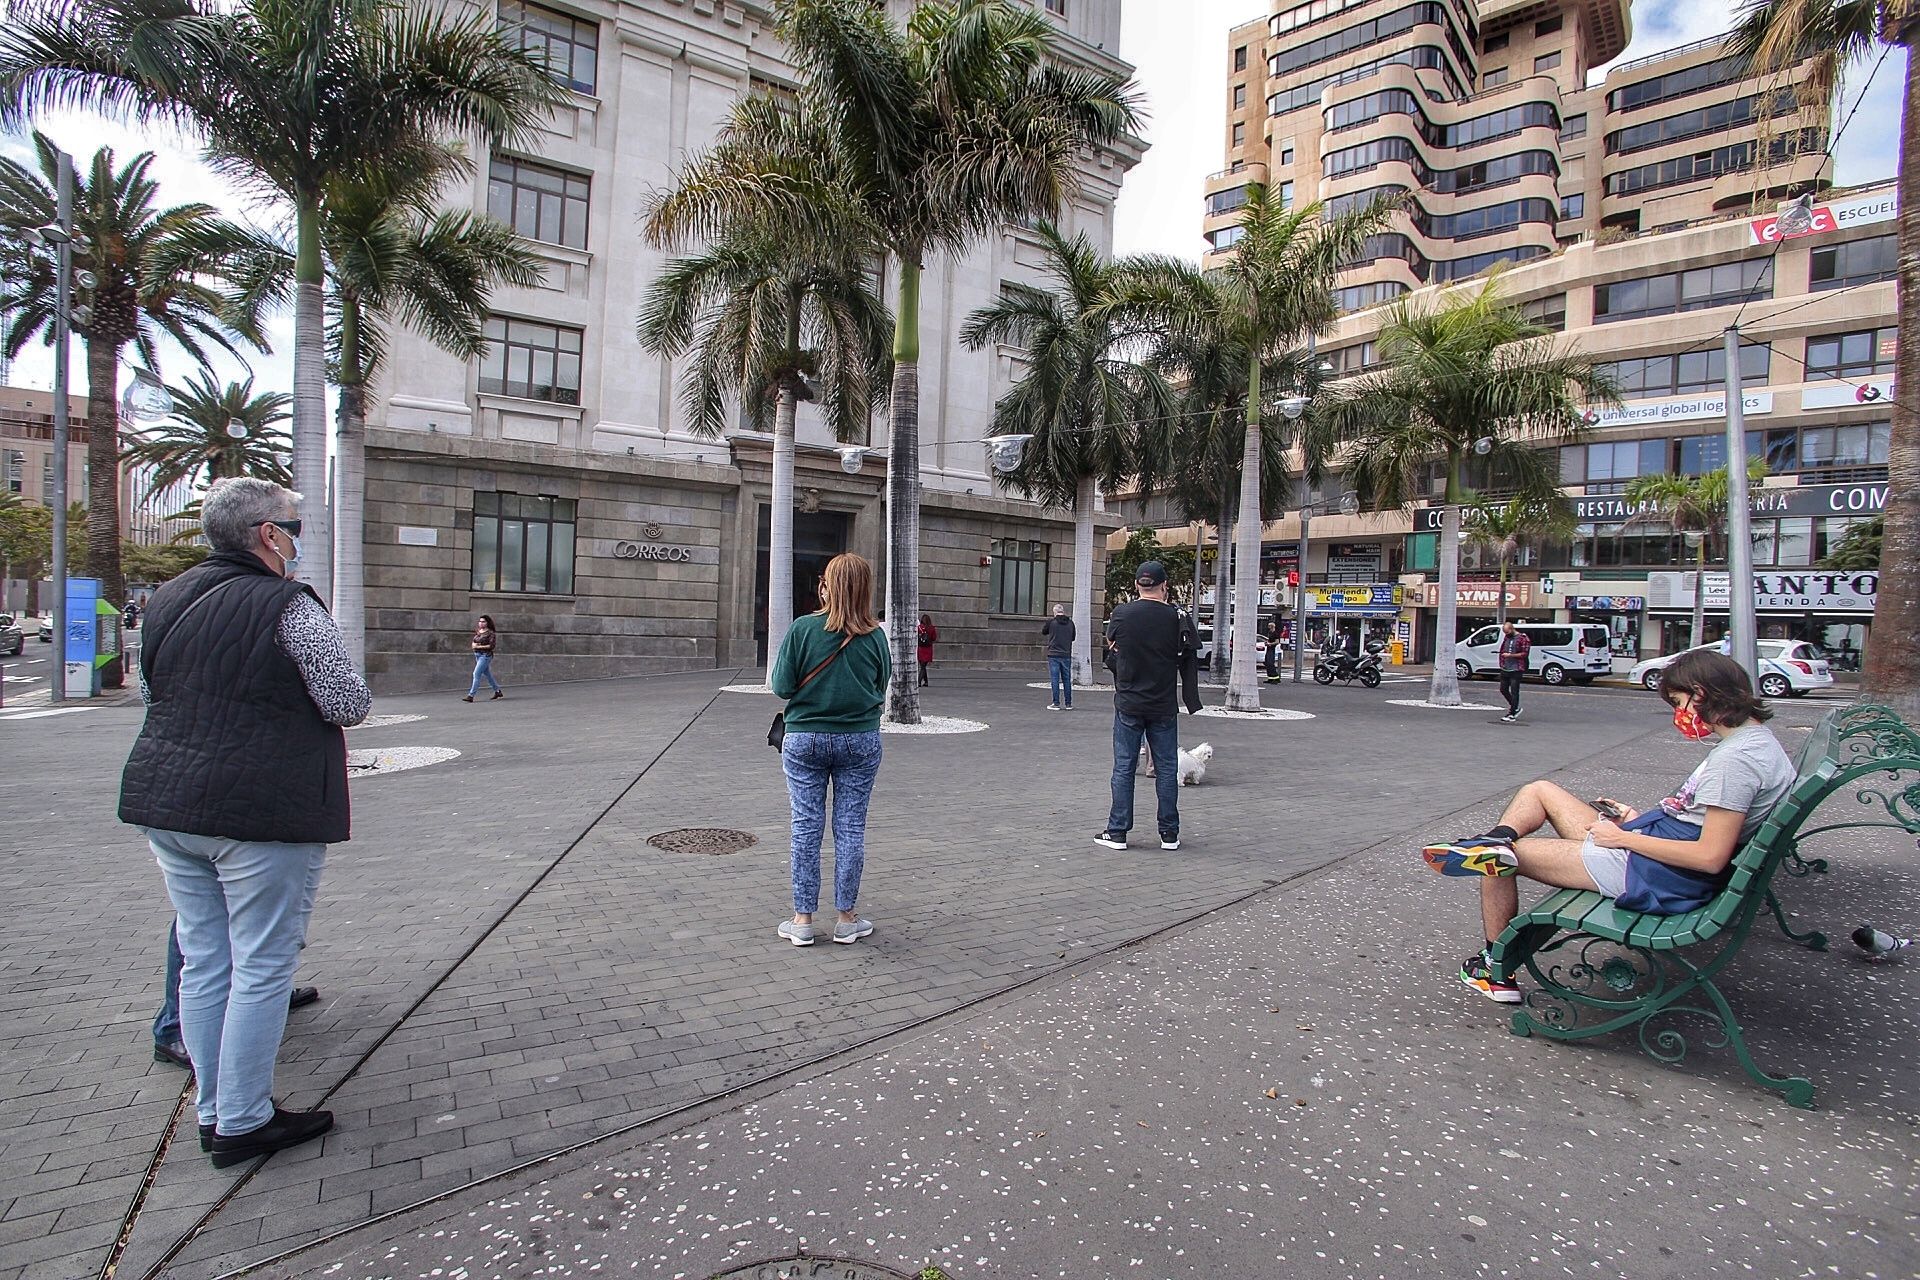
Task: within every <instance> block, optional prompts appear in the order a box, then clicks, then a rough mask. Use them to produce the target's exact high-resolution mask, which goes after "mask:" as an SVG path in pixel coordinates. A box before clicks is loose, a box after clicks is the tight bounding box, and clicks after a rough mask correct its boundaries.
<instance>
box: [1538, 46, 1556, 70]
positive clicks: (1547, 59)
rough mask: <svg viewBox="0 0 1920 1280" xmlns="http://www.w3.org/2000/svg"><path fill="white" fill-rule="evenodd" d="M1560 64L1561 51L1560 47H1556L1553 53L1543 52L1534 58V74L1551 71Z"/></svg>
mask: <svg viewBox="0 0 1920 1280" xmlns="http://www.w3.org/2000/svg"><path fill="white" fill-rule="evenodd" d="M1559 65H1560V51H1559V50H1558V49H1555V50H1554V51H1553V52H1552V53H1543V54H1541V55H1540V56H1539V57H1537V58H1535V59H1534V60H1533V74H1535V75H1539V74H1540V73H1542V72H1544V71H1551V70H1553V69H1554V68H1555V67H1557V66H1559Z"/></svg>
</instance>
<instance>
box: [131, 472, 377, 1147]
mask: <svg viewBox="0 0 1920 1280" xmlns="http://www.w3.org/2000/svg"><path fill="white" fill-rule="evenodd" d="M298 498H299V495H298V494H295V493H293V492H291V491H290V490H287V489H283V488H281V487H280V486H279V485H277V484H272V483H270V482H268V481H265V480H256V479H252V478H241V479H232V480H222V481H220V482H218V483H217V484H215V485H214V486H213V487H212V488H211V489H209V490H208V491H207V496H206V498H205V500H204V501H203V502H202V503H201V515H200V526H201V529H202V531H203V533H204V535H205V537H206V539H207V542H208V544H209V545H210V546H211V547H212V548H213V553H212V554H211V555H209V556H208V557H207V558H206V559H205V560H203V561H202V562H201V563H199V564H197V565H195V566H194V567H193V568H191V569H188V570H187V571H186V572H185V573H183V574H181V575H180V576H179V577H177V578H174V579H173V580H172V581H170V582H168V583H167V584H166V585H164V586H162V587H161V588H160V589H159V590H158V591H156V592H155V593H154V595H153V600H152V603H151V604H150V605H149V607H148V611H147V620H146V643H145V644H144V645H142V646H141V649H140V664H139V672H140V688H141V693H142V696H143V697H144V698H145V699H146V702H147V718H146V723H145V724H144V725H142V726H141V729H140V736H139V737H138V738H137V739H136V740H135V742H134V744H133V752H132V754H131V755H130V756H129V757H128V759H127V766H126V770H125V771H124V773H123V774H122V776H121V780H120V820H121V821H122V822H127V823H131V824H133V825H134V826H137V827H139V828H140V830H141V832H142V834H144V835H145V836H146V838H147V843H148V844H149V846H151V848H152V849H153V856H154V858H155V860H156V861H158V862H159V864H160V870H161V872H162V873H163V874H164V875H165V877H166V882H167V895H168V897H170V898H171V899H172V900H173V908H174V913H175V924H176V928H177V930H178V936H179V943H180V951H181V955H182V957H183V961H184V967H183V969H182V971H181V974H180V1032H181V1037H182V1039H183V1040H184V1041H185V1043H186V1049H187V1055H188V1057H189V1058H190V1059H191V1061H192V1063H193V1069H194V1075H195V1077H196V1078H197V1081H198V1094H197V1098H196V1110H197V1112H198V1118H199V1122H200V1146H201V1149H202V1150H203V1151H207V1152H210V1153H211V1154H212V1157H213V1163H214V1164H215V1165H216V1166H219V1167H222V1168H224V1167H226V1166H228V1165H234V1164H239V1163H241V1162H243V1161H246V1160H252V1159H254V1158H255V1157H258V1156H263V1155H267V1154H269V1153H271V1152H274V1151H279V1150H282V1149H284V1148H286V1147H291V1146H295V1145H297V1144H299V1143H302V1142H307V1141H309V1140H311V1139H313V1138H317V1137H319V1136H320V1135H321V1134H323V1133H325V1132H326V1131H327V1130H328V1129H330V1128H332V1127H333V1114H332V1113H331V1112H327V1111H283V1110H281V1109H280V1108H279V1107H277V1106H275V1105H274V1102H273V1062H274V1057H275V1055H276V1054H278V1052H279V1050H280V1038H281V1036H282V1035H283V1034H284V1032H285V1030H286V1023H287V1004H288V1001H289V999H290V998H291V995H292V988H293V970H294V965H295V963H296V961H297V960H298V958H299V954H300V948H301V947H302V946H304V945H305V943H306V935H307V921H308V918H309V916H310V915H311V912H312V909H313V900H314V895H315V893H316V892H317V891H318V889H319V885H320V872H321V868H322V867H323V866H324V865H325V863H326V856H327V846H328V845H329V844H337V843H339V842H341V841H344V840H346V839H347V838H348V836H349V834H350V828H351V815H350V813H349V810H348V805H347V744H346V737H345V735H344V734H343V733H342V732H341V727H342V726H344V725H353V724H359V723H360V722H361V721H362V720H364V719H365V718H366V715H367V712H368V710H369V709H371V707H372V704H373V695H372V694H371V693H369V692H368V691H367V685H366V681H364V680H363V679H361V678H360V673H359V672H357V671H355V670H354V668H353V663H352V661H351V660H350V659H349V658H348V657H347V651H346V645H345V644H344V642H343V641H342V640H341V638H340V632H339V629H338V628H337V627H335V626H334V624H333V619H332V618H330V617H328V616H327V611H326V609H325V608H324V607H323V606H322V605H321V604H320V600H319V597H317V596H315V595H314V594H313V592H312V590H311V589H309V588H308V587H306V586H305V585H303V584H301V583H299V582H295V581H293V580H292V579H291V577H290V576H289V575H291V574H292V572H293V569H294V566H295V564H297V563H298V562H299V559H300V541H299V539H300V520H299V518H298V516H297V514H296V508H295V503H296V502H297V500H298Z"/></svg>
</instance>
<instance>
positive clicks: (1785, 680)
mask: <svg viewBox="0 0 1920 1280" xmlns="http://www.w3.org/2000/svg"><path fill="white" fill-rule="evenodd" d="M1758 647H1759V651H1760V693H1761V694H1762V696H1764V697H1768V698H1785V697H1794V698H1802V697H1805V696H1806V695H1807V694H1808V693H1810V692H1812V691H1813V690H1815V689H1824V688H1826V687H1827V686H1828V685H1830V684H1832V683H1833V672H1832V670H1831V669H1830V668H1829V667H1828V666H1827V655H1826V654H1824V653H1822V652H1821V651H1820V647H1819V646H1818V645H1813V644H1808V643H1807V642H1806V641H1805V640H1762V641H1760V642H1759V646H1758ZM1694 649H1711V650H1713V651H1714V652H1715V653H1718V652H1719V651H1720V643H1719V641H1717V640H1716V641H1715V642H1714V643H1712V644H1702V645H1695V646H1694ZM1694 649H1682V650H1681V651H1680V653H1692V652H1693V651H1694ZM1679 656H1680V654H1679V653H1669V654H1667V655H1665V656H1664V657H1659V658H1648V659H1647V660H1646V661H1645V662H1642V663H1640V664H1638V665H1637V666H1635V667H1634V669H1633V671H1632V673H1631V676H1632V680H1633V682H1634V683H1635V684H1638V685H1644V686H1645V687H1647V688H1649V689H1653V690H1658V689H1659V688H1660V673H1661V672H1662V671H1663V670H1665V669H1666V665H1667V664H1668V663H1669V662H1672V661H1673V660H1674V659H1675V658H1677V657H1679Z"/></svg>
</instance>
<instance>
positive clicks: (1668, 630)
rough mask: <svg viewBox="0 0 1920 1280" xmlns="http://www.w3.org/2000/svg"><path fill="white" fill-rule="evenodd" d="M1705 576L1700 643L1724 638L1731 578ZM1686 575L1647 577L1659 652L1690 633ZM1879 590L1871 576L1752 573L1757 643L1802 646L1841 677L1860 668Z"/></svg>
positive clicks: (1683, 643)
mask: <svg viewBox="0 0 1920 1280" xmlns="http://www.w3.org/2000/svg"><path fill="white" fill-rule="evenodd" d="M1704 576H1705V578H1706V609H1705V613H1706V635H1705V637H1704V638H1705V640H1707V641H1713V640H1717V639H1719V638H1720V637H1721V636H1722V635H1724V634H1725V633H1726V629H1727V609H1728V600H1729V592H1728V587H1729V582H1730V579H1729V578H1728V576H1727V575H1726V574H1724V573H1708V574H1706V575H1704ZM1693 579H1694V575H1693V574H1691V573H1680V572H1654V573H1649V574H1648V575H1647V617H1648V620H1649V622H1650V623H1651V622H1657V623H1658V624H1659V626H1660V628H1661V632H1662V636H1663V644H1664V645H1665V648H1664V649H1663V652H1667V653H1673V652H1676V651H1677V650H1680V649H1684V648H1686V647H1687V644H1688V642H1689V640H1690V637H1691V633H1692V627H1693ZM1879 589H1880V575H1879V574H1878V573H1877V572H1873V571H1867V572H1861V573H1846V572H1841V571H1838V570H1828V569H1807V570H1795V571H1792V572H1766V573H1755V574H1754V575H1753V606H1754V622H1755V626H1756V628H1757V630H1758V631H1759V638H1760V639H1763V640H1806V641H1810V642H1811V643H1813V644H1817V645H1819V646H1820V647H1821V648H1822V649H1824V650H1826V651H1827V653H1828V654H1829V655H1830V657H1831V660H1832V662H1833V665H1834V667H1835V668H1836V669H1837V670H1840V671H1857V670H1859V666H1860V660H1861V657H1862V655H1863V654H1864V653H1865V651H1866V647H1867V640H1868V632H1869V631H1870V629H1871V628H1872V625H1873V606H1874V601H1875V599H1876V598H1877V596H1878V593H1879Z"/></svg>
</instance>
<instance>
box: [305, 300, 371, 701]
mask: <svg viewBox="0 0 1920 1280" xmlns="http://www.w3.org/2000/svg"><path fill="white" fill-rule="evenodd" d="M340 302H341V305H340V370H341V376H340V407H339V410H338V414H337V416H336V418H335V420H334V468H335V476H336V478H337V480H338V485H337V487H338V489H339V493H338V495H337V497H336V500H335V503H334V525H333V537H334V549H333V620H334V622H335V623H336V624H338V626H339V628H340V638H341V640H343V641H344V642H345V644H346V648H347V656H348V657H349V658H350V659H352V660H353V665H354V669H355V670H358V671H365V670H366V669H367V597H366V556H365V531H364V524H365V518H364V517H365V510H366V507H365V495H364V494H363V492H362V490H364V489H365V487H366V475H367V430H366V428H367V400H366V395H367V388H366V381H365V377H366V371H365V370H364V369H363V368H362V367H361V359H360V304H359V302H358V301H357V300H356V299H354V298H351V297H342V298H341V300H340ZM305 549H306V544H305V543H304V542H302V544H301V550H302V552H303V558H304V552H305Z"/></svg>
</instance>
